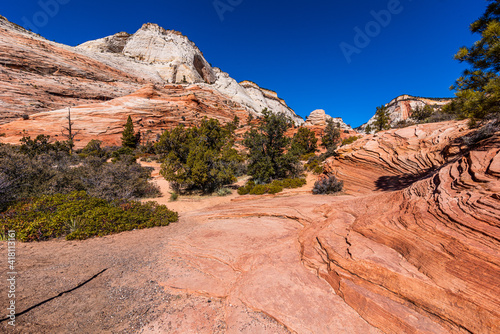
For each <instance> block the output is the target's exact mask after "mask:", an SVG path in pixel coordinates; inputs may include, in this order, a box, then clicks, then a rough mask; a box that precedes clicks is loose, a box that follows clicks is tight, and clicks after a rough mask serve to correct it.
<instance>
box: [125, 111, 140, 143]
mask: <svg viewBox="0 0 500 334" xmlns="http://www.w3.org/2000/svg"><path fill="white" fill-rule="evenodd" d="M137 139H138V136H137V134H136V133H135V132H134V123H132V118H131V117H130V115H129V116H128V118H127V123H126V124H125V128H124V130H123V132H122V147H128V148H136V147H137V144H138V141H137Z"/></svg>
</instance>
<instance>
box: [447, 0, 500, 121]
mask: <svg viewBox="0 0 500 334" xmlns="http://www.w3.org/2000/svg"><path fill="white" fill-rule="evenodd" d="M489 2H490V4H489V5H488V8H487V9H486V12H485V13H484V14H483V16H482V17H481V18H479V19H478V20H477V21H475V22H473V23H472V24H471V25H470V30H471V32H472V33H475V34H480V35H481V39H480V40H478V41H477V42H475V43H474V44H473V45H472V46H471V47H465V46H464V47H462V48H460V50H459V51H458V53H457V54H456V55H455V59H457V60H458V61H460V62H465V63H468V64H469V65H471V68H470V69H467V70H465V71H464V73H463V75H462V77H460V78H459V79H458V80H457V81H456V82H455V85H454V86H452V87H451V88H452V89H455V90H456V91H457V93H456V96H457V99H456V100H455V101H453V102H452V103H451V104H449V105H447V106H445V107H444V108H443V110H444V111H446V112H449V113H454V114H458V116H460V117H463V118H469V119H470V120H471V121H472V123H474V122H475V120H476V119H482V118H484V117H486V116H488V115H492V114H495V113H500V75H499V72H500V56H499V50H500V1H499V0H489Z"/></svg>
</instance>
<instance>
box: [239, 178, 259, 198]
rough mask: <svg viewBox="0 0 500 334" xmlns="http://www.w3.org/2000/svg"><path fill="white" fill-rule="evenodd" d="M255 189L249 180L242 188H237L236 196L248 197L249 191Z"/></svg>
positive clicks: (253, 183)
mask: <svg viewBox="0 0 500 334" xmlns="http://www.w3.org/2000/svg"><path fill="white" fill-rule="evenodd" d="M254 187H255V182H254V181H252V180H250V181H248V182H247V184H246V185H244V186H243V187H239V188H238V194H239V195H248V194H250V191H251V190H252V189H253V188H254Z"/></svg>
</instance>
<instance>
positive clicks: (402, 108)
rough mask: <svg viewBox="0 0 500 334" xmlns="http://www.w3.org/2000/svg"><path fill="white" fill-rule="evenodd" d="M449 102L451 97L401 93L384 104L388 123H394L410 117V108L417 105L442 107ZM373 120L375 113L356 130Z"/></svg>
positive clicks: (362, 129)
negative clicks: (430, 96) (440, 97)
mask: <svg viewBox="0 0 500 334" xmlns="http://www.w3.org/2000/svg"><path fill="white" fill-rule="evenodd" d="M450 102H451V99H446V98H443V99H439V98H438V99H436V98H426V97H415V96H411V95H401V96H398V97H397V98H395V99H393V100H392V101H391V102H389V103H387V104H385V106H386V107H387V114H388V116H389V124H390V125H391V126H394V125H396V124H397V123H399V122H402V121H406V120H408V119H409V118H410V117H411V114H412V110H414V109H416V108H417V107H419V108H422V107H424V106H426V105H428V106H432V107H434V108H435V109H440V108H442V107H443V106H444V105H445V104H448V103H450ZM374 122H375V115H373V117H372V118H370V119H369V120H368V122H366V123H365V124H363V125H361V126H360V127H359V128H357V129H356V130H359V131H364V130H365V128H366V126H367V125H370V126H373V123H374Z"/></svg>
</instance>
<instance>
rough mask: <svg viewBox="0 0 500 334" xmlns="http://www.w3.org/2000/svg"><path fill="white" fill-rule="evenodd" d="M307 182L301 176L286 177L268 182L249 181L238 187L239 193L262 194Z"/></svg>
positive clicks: (277, 191)
mask: <svg viewBox="0 0 500 334" xmlns="http://www.w3.org/2000/svg"><path fill="white" fill-rule="evenodd" d="M306 183H307V181H306V179H303V178H288V179H284V180H274V181H273V182H271V183H268V184H257V185H256V184H255V182H253V181H249V182H248V183H247V184H246V185H245V186H243V187H240V188H239V189H238V194H239V195H248V194H250V195H264V194H266V193H267V194H277V193H279V192H282V191H283V189H295V188H300V187H302V186H304V185H305V184H306Z"/></svg>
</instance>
